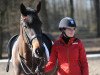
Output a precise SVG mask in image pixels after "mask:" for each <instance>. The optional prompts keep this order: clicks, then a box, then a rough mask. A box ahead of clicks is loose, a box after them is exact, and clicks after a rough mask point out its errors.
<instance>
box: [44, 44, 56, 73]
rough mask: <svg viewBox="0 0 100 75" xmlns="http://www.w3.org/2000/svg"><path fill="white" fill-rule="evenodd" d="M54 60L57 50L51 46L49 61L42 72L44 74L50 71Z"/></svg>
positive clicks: (54, 62)
mask: <svg viewBox="0 0 100 75" xmlns="http://www.w3.org/2000/svg"><path fill="white" fill-rule="evenodd" d="M56 60H57V49H56V47H55V45H53V46H52V49H51V55H50V59H49V61H48V63H47V64H46V66H45V68H44V71H45V72H49V71H51V70H52V69H53V68H54V66H55V64H56Z"/></svg>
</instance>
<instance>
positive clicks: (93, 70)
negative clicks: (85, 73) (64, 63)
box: [0, 57, 100, 75]
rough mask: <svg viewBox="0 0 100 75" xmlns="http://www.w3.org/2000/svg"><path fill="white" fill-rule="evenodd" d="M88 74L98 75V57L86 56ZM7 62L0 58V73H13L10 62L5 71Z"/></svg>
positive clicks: (99, 66)
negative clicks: (7, 69) (7, 70)
mask: <svg viewBox="0 0 100 75" xmlns="http://www.w3.org/2000/svg"><path fill="white" fill-rule="evenodd" d="M88 63H89V75H100V57H95V58H88ZM6 65H7V62H3V61H2V62H1V60H0V75H14V74H13V69H12V64H10V69H9V72H6Z"/></svg>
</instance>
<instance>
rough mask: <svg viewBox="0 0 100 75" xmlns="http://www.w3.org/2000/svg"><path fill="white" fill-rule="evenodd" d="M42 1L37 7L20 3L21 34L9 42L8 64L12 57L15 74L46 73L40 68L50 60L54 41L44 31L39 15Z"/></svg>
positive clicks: (40, 74)
mask: <svg viewBox="0 0 100 75" xmlns="http://www.w3.org/2000/svg"><path fill="white" fill-rule="evenodd" d="M40 8H41V2H39V4H38V5H37V8H36V9H31V8H29V7H25V6H24V4H21V5H20V12H21V19H20V32H19V35H15V36H13V37H12V38H11V39H10V41H9V42H8V46H7V49H8V52H9V53H8V58H9V59H8V64H7V68H6V71H7V72H8V71H9V62H10V60H11V59H12V64H13V68H14V73H15V74H13V75H44V73H43V72H42V71H40V70H39V69H40V68H41V67H44V65H45V64H46V62H47V61H48V60H49V54H50V52H51V51H50V50H51V46H52V44H53V43H52V41H51V40H50V39H49V37H48V36H47V35H46V34H44V33H43V32H42V29H41V25H42V22H41V21H40V19H39V17H38V13H39V11H40Z"/></svg>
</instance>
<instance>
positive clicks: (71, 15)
mask: <svg viewBox="0 0 100 75" xmlns="http://www.w3.org/2000/svg"><path fill="white" fill-rule="evenodd" d="M70 17H72V18H74V7H73V0H70Z"/></svg>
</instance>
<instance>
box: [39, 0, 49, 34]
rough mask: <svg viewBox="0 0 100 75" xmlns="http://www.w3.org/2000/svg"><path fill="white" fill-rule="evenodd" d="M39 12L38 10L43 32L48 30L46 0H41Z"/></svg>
mask: <svg viewBox="0 0 100 75" xmlns="http://www.w3.org/2000/svg"><path fill="white" fill-rule="evenodd" d="M41 1H42V4H41V12H40V18H41V21H42V23H43V24H42V27H43V31H44V32H49V23H48V15H47V10H46V0H41Z"/></svg>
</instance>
